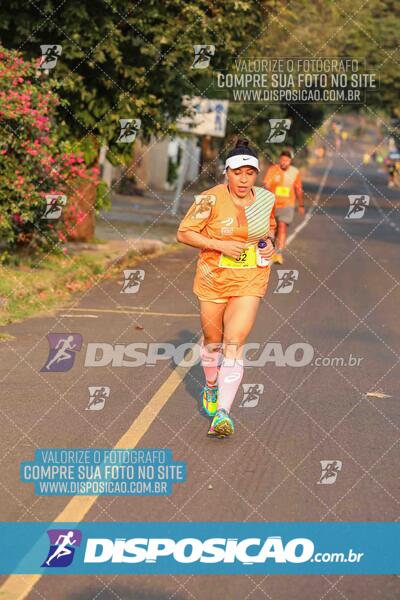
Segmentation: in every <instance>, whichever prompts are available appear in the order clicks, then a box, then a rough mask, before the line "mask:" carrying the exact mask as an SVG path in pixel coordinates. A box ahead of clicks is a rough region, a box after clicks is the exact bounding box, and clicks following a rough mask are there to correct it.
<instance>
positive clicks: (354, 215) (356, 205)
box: [345, 194, 369, 219]
mask: <svg viewBox="0 0 400 600" xmlns="http://www.w3.org/2000/svg"><path fill="white" fill-rule="evenodd" d="M348 198H349V203H350V206H349V210H348V211H347V215H346V216H345V219H361V218H362V217H363V216H364V214H365V209H366V208H367V206H369V196H367V195H365V194H363V195H359V196H348Z"/></svg>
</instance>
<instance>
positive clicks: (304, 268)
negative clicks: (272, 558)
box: [0, 139, 400, 600]
mask: <svg viewBox="0 0 400 600" xmlns="http://www.w3.org/2000/svg"><path fill="white" fill-rule="evenodd" d="M371 143H372V141H371V139H369V140H367V144H369V145H371ZM365 147H366V146H363V144H362V143H359V142H348V144H347V146H345V147H343V148H342V150H341V151H340V152H339V153H338V152H337V153H334V154H332V155H331V156H328V157H327V158H326V159H324V160H323V161H321V162H320V163H319V164H316V165H314V166H313V168H312V171H311V177H310V180H309V182H308V184H307V186H306V204H307V205H308V206H309V207H310V206H311V204H312V203H313V202H315V201H316V200H318V205H315V206H314V210H313V214H312V216H311V218H310V219H309V220H308V222H307V224H306V225H305V226H304V227H303V228H302V229H301V230H300V231H298V233H295V235H294V236H292V239H291V242H290V244H289V246H288V248H287V252H286V261H285V264H284V268H287V269H295V270H297V271H298V273H299V275H298V280H297V281H296V282H295V284H294V288H293V291H292V292H291V293H287V294H278V293H274V289H275V288H276V286H277V284H278V276H277V272H276V269H275V268H274V272H273V274H272V275H271V279H270V285H269V290H268V292H267V294H266V296H265V298H264V301H263V303H262V305H261V307H260V310H259V314H258V317H257V322H256V325H255V327H254V328H253V331H252V333H251V335H250V337H249V340H248V341H249V342H256V343H259V344H260V345H261V347H265V344H266V342H272V341H274V342H277V343H279V344H281V346H282V348H283V350H284V351H285V350H286V349H287V348H288V347H290V346H291V345H292V344H298V343H301V344H308V345H310V346H311V347H312V350H313V352H314V358H313V359H312V360H311V362H310V364H308V365H306V366H302V367H296V366H290V365H289V366H279V365H277V364H276V363H274V362H267V363H266V365H265V366H262V367H260V366H258V367H257V366H248V367H246V368H245V375H244V379H243V382H242V383H246V384H248V383H252V384H256V383H257V384H261V385H263V386H264V391H263V393H262V394H261V395H260V396H259V399H258V403H256V405H255V406H240V404H243V391H242V390H240V391H239V394H238V397H237V400H236V404H235V406H234V409H233V416H234V419H235V423H236V427H237V432H236V434H235V436H234V437H233V438H232V439H229V440H222V441H221V440H209V439H207V437H206V431H207V428H208V420H207V419H206V418H205V417H204V416H202V415H201V414H200V413H199V411H198V397H199V392H200V388H201V386H202V384H203V378H202V372H201V369H200V367H199V365H195V366H194V367H192V368H191V369H190V370H187V372H185V371H179V369H178V370H177V369H176V365H175V363H174V362H173V361H170V360H167V361H162V362H161V363H160V364H159V365H158V366H153V367H152V366H148V367H141V368H129V367H123V366H120V367H118V366H107V367H85V366H84V359H85V352H86V347H87V344H88V343H93V342H104V343H110V344H114V345H115V344H128V343H132V342H170V343H172V344H174V345H178V344H181V343H183V342H195V341H197V340H198V339H199V336H200V333H201V332H200V325H199V316H198V307H197V303H196V299H195V296H194V295H193V294H192V280H193V274H194V266H195V260H196V256H197V252H196V251H195V250H192V249H190V248H184V247H182V250H181V251H179V252H177V253H173V254H169V255H165V256H162V257H159V258H157V259H156V260H154V259H144V260H143V263H142V264H141V265H140V268H142V269H144V270H145V279H144V281H143V283H142V284H141V287H140V289H139V292H138V293H136V294H121V293H120V290H121V284H122V276H121V279H120V280H118V281H107V282H106V283H104V284H103V285H100V286H98V287H96V288H94V289H91V290H90V291H89V292H87V293H86V294H84V296H82V297H79V298H75V300H74V304H73V306H72V307H69V308H65V309H63V310H60V311H58V313H57V314H56V315H52V316H48V317H40V318H34V319H30V320H28V321H25V322H22V323H18V324H14V325H11V326H8V327H6V328H2V331H7V332H8V333H10V334H12V335H13V336H15V339H14V340H13V341H11V342H4V343H2V344H0V374H1V396H2V400H1V414H2V424H1V435H0V446H1V459H0V460H1V463H2V470H1V472H2V476H1V482H0V506H1V520H2V521H51V520H53V519H55V518H56V517H57V516H58V515H59V514H60V513H61V511H63V510H64V509H65V507H66V506H67V505H68V503H69V502H70V498H65V497H50V498H47V497H37V496H35V495H34V493H33V486H32V485H30V484H24V483H21V482H20V480H19V465H20V462H21V461H22V460H30V459H32V458H33V454H34V451H35V449H36V448H38V447H113V446H115V445H116V444H117V443H118V441H119V440H120V439H121V438H122V436H123V435H124V434H125V433H126V432H127V431H128V430H129V431H130V435H131V436H133V437H132V439H136V442H137V447H144V448H154V447H166V448H171V449H172V450H173V453H174V458H175V459H176V460H182V461H186V462H187V482H186V483H184V484H180V485H176V486H175V487H174V493H173V494H172V495H171V496H170V497H149V498H140V497H136V498H130V499H127V498H120V497H105V498H98V499H97V500H96V501H95V502H94V503H93V504H91V505H90V506H88V507H87V509H88V510H87V512H85V511H83V513H84V514H83V516H82V519H83V520H85V521H114V520H115V521H120V520H124V521H206V520H211V521H364V520H365V521H394V520H397V519H398V515H399V500H400V494H399V478H398V464H399V458H400V456H399V446H398V443H399V439H400V436H399V425H400V419H399V413H400V410H399V403H400V391H399V385H398V383H399V375H400V367H399V339H400V320H399V306H400V291H399V278H400V261H399V231H400V217H399V211H398V207H399V191H398V190H388V189H387V187H386V180H385V176H384V174H383V172H380V171H379V170H378V169H377V168H376V166H368V167H363V166H361V162H362V161H361V155H362V152H363V151H364V150H365ZM321 182H322V183H324V185H323V187H322V186H321ZM321 188H322V189H321ZM349 194H368V195H370V205H369V206H368V207H367V208H366V211H365V215H364V216H363V217H362V218H360V219H346V218H345V216H346V213H347V211H348V206H349V201H348V195H349ZM300 224H301V222H300V220H299V218H298V217H297V218H296V222H295V223H294V225H293V226H292V232H295V231H296V228H297V227H298V226H299V225H300ZM65 315H70V316H65ZM48 332H58V333H66V332H72V333H80V334H81V336H82V338H83V347H82V349H81V351H80V352H77V353H76V357H75V364H74V366H73V368H72V369H71V370H69V371H68V372H65V373H44V372H41V368H42V367H43V365H44V364H45V361H46V359H47V354H48V343H47V340H46V335H47V333H48ZM350 355H351V356H352V357H353V358H354V357H355V358H356V359H357V364H356V365H354V366H349V365H347V361H348V358H349V356H350ZM317 358H319V359H320V360H322V359H324V360H323V361H322V362H323V364H324V365H325V366H322V365H319V366H318V365H317V364H316V359H317ZM332 358H334V359H335V360H334V361H332ZM359 359H361V360H359ZM341 361H345V363H346V364H341ZM317 362H318V361H317ZM353 362H354V360H353ZM183 375H184V378H183V381H182V382H180V378H181V377H183ZM100 385H101V386H109V387H110V389H111V393H110V397H109V398H108V399H107V401H106V403H105V406H104V408H103V410H99V411H88V410H85V409H86V407H87V405H88V399H89V395H88V387H89V386H100ZM162 386H163V387H162ZM160 390H161V391H160ZM376 392H378V394H377V395H375V396H374V395H372V396H371V395H366V394H368V393H369V394H371V393H376ZM150 402H153V404H152V405H151V406H154V407H155V408H154V410H153V412H152V414H151V415H150V417H149V418H148V419H147V421H146V420H143V419H141V417H140V415H141V414H143V413H142V411H143V409H144V408H145V407H146V406H148V405H149V403H150ZM253 404H254V402H253ZM132 424H133V425H132ZM135 428H136V429H135ZM135 436H136V437H135ZM323 460H329V461H332V460H337V461H341V463H342V466H341V470H340V472H339V473H338V475H337V479H336V482H335V483H334V484H331V485H321V484H319V483H318V482H319V480H320V477H321V466H320V461H323ZM77 514H78V513H77ZM71 520H72V519H71ZM3 542H4V540H3ZM28 579H29V578H28ZM28 579H27V578H25V583H26V582H27V581H28ZM4 580H5V578H4V577H3V578H2V581H3V582H4ZM13 581H14V583H15V587H14V592H13V593H11V594H9V593H8V594H7V595H3V596H1V597H5V598H12V597H14V598H16V597H21V598H22V597H26V598H29V599H30V600H40V599H44V598H45V599H50V598H51V599H53V598H57V599H58V600H78V599H79V600H89V599H94V598H96V599H98V600H103V599H104V600H105V599H110V600H111V599H115V598H120V599H123V600H125V599H128V598H129V599H135V600H142V599H143V600H145V599H146V600H167V599H172V598H174V599H176V600H189V599H193V600H196V599H199V600H217V599H218V600H219V599H220V598H221V596H224V597H225V598H227V599H229V600H244V599H251V600H264V599H265V598H267V599H269V600H288V599H289V598H296V600H313V599H316V600H317V599H318V600H322V599H324V600H333V599H336V598H337V599H343V600H376V599H382V600H392V599H393V600H394V599H395V598H399V596H400V579H399V578H398V577H397V576H395V575H385V576H378V575H375V576H350V575H346V576H338V575H329V576H325V575H313V576H311V575H309V576H305V575H303V576H289V575H286V576H285V575H275V576H245V575H243V576H242V575H240V576H239V575H236V576H216V575H208V576H200V575H196V576H183V575H181V576H144V575H143V576H134V575H132V576H103V575H101V576H91V577H89V576H72V575H65V576H62V575H53V576H51V575H46V576H44V577H41V578H40V579H39V580H38V581H36V582H34V585H33V584H32V585H31V584H29V583H26V586H27V587H26V592H24V593H23V594H22V595H21V594H20V595H19V596H17V588H18V589H19V587H18V586H17V584H16V580H12V582H13ZM19 581H20V582H22V583H21V585H22V589H25V588H24V585H25V584H24V576H20V580H19Z"/></svg>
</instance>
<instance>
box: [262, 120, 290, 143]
mask: <svg viewBox="0 0 400 600" xmlns="http://www.w3.org/2000/svg"><path fill="white" fill-rule="evenodd" d="M291 124H292V119H269V127H270V132H269V135H268V137H267V139H266V140H265V141H266V143H267V144H280V143H281V142H284V141H285V138H286V134H287V132H288V131H289V129H290V126H291Z"/></svg>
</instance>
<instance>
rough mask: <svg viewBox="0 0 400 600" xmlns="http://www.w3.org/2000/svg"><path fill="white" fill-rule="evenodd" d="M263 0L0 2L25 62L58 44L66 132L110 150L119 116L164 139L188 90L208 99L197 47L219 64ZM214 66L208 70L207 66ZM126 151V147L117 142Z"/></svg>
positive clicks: (246, 32)
mask: <svg viewBox="0 0 400 600" xmlns="http://www.w3.org/2000/svg"><path fill="white" fill-rule="evenodd" d="M262 6H263V3H262V2H260V1H259V0H213V2H209V1H207V0H193V1H192V2H187V1H186V0H164V1H163V2H160V1H159V0H146V1H145V2H138V3H131V2H128V1H127V0H82V1H81V2H79V3H75V2H65V3H60V2H59V1H58V0H45V1H44V2H41V3H36V2H24V1H22V0H10V1H9V3H8V4H7V7H6V6H2V7H1V8H0V23H1V25H0V39H1V41H2V43H3V45H4V46H6V47H8V48H18V49H20V50H21V51H22V52H23V53H24V55H25V56H27V57H28V58H32V57H39V56H40V45H41V44H59V45H61V46H62V55H61V57H60V59H59V61H58V64H57V66H56V68H55V69H53V70H52V71H50V73H49V77H52V78H57V81H58V84H59V93H60V95H61V96H62V97H63V98H65V99H66V101H67V102H66V104H64V105H61V106H60V107H59V111H60V114H61V116H62V120H63V122H64V125H65V127H66V130H67V132H68V133H70V132H72V133H73V134H74V135H77V136H78V137H80V138H82V137H84V136H94V137H95V138H96V139H97V140H98V143H99V144H100V143H107V144H108V145H109V146H110V147H111V149H112V150H113V151H114V152H116V151H117V150H118V151H119V150H121V149H122V150H127V151H128V152H129V149H128V148H125V146H128V144H126V145H125V144H118V145H117V144H115V141H116V139H117V137H118V132H119V122H118V121H119V119H120V118H138V119H140V120H141V135H142V136H143V137H144V138H148V137H149V136H150V135H151V134H153V135H156V136H157V135H162V134H163V133H164V132H166V131H168V130H169V129H170V128H171V126H172V125H173V123H174V121H175V119H176V117H177V116H178V115H179V113H180V112H181V110H182V106H181V100H182V96H183V95H184V94H188V95H191V96H194V95H200V94H204V95H207V91H208V87H209V85H210V78H209V77H207V76H206V77H205V76H204V72H203V71H201V70H198V69H192V68H191V65H192V62H193V56H194V53H193V44H212V45H214V46H215V47H216V50H215V55H214V56H213V57H212V68H213V69H218V68H224V67H225V66H226V61H227V57H228V56H230V55H235V54H236V53H237V52H238V51H240V50H241V49H242V47H243V46H244V45H245V44H246V42H247V41H248V40H251V39H256V38H257V36H258V34H259V32H260V28H261V18H262V16H263V8H262ZM209 72H211V70H210V71H209ZM121 147H122V148H121Z"/></svg>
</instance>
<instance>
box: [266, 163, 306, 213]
mask: <svg viewBox="0 0 400 600" xmlns="http://www.w3.org/2000/svg"><path fill="white" fill-rule="evenodd" d="M264 185H265V187H266V188H267V189H268V190H270V191H271V192H273V193H274V194H275V197H276V208H282V207H284V206H294V205H295V203H296V197H297V196H298V195H301V193H302V184H301V177H300V171H299V170H298V169H297V168H296V167H294V166H293V165H290V167H288V168H287V169H286V170H284V169H281V168H280V166H279V165H271V166H270V167H269V169H268V171H267V173H266V175H265V178H264Z"/></svg>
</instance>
